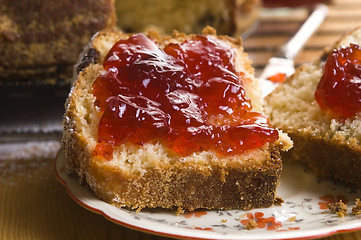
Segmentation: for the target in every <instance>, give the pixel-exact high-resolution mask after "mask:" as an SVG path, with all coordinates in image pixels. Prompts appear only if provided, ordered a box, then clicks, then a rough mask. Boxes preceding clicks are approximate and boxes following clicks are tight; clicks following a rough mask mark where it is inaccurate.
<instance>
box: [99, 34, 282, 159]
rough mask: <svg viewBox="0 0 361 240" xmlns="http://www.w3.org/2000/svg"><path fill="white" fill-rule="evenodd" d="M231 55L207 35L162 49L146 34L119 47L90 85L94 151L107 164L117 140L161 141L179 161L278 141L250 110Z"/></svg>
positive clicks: (117, 46) (241, 77)
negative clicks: (96, 110)
mask: <svg viewBox="0 0 361 240" xmlns="http://www.w3.org/2000/svg"><path fill="white" fill-rule="evenodd" d="M234 57H235V56H234V52H233V50H232V48H230V47H229V46H228V45H227V44H225V43H223V42H220V41H219V40H217V39H216V38H213V37H210V36H209V37H205V36H201V35H200V36H196V37H195V38H194V39H192V40H187V41H185V42H183V43H182V44H173V43H171V44H169V45H167V46H166V47H165V48H164V49H160V48H158V46H157V45H156V44H155V43H154V42H153V41H151V40H150V39H148V38H147V37H146V36H144V35H143V34H135V35H132V36H131V37H130V38H129V39H127V40H120V41H119V42H117V43H116V44H115V45H114V46H113V48H112V49H111V50H110V52H109V53H108V55H107V56H106V58H105V60H104V62H103V66H104V68H105V70H106V72H105V73H104V74H102V75H101V76H99V77H98V78H97V80H96V81H95V82H94V85H93V94H94V95H95V96H96V103H95V104H96V105H97V106H99V107H100V109H101V112H102V117H101V120H100V123H99V129H98V145H97V147H96V150H95V152H94V154H96V155H101V156H104V157H105V158H107V159H110V158H111V157H112V151H113V148H114V146H117V145H120V144H122V143H125V142H131V143H134V144H137V145H142V144H144V143H147V142H155V141H159V142H162V143H163V144H165V145H166V146H167V147H168V148H170V149H171V150H173V151H174V152H175V153H178V154H180V155H182V156H187V155H189V154H192V153H194V152H200V151H203V150H214V151H215V152H217V153H219V154H222V155H228V154H236V153H242V152H244V151H246V150H249V149H253V148H257V147H260V146H263V145H264V144H265V143H267V142H273V141H275V140H276V139H278V131H276V130H274V129H272V128H270V126H269V123H268V119H267V117H265V116H264V115H262V114H260V113H257V112H253V111H252V106H251V101H250V100H249V99H248V98H247V97H246V96H245V92H244V88H243V87H242V85H241V84H239V83H240V82H242V81H243V80H244V79H246V78H245V76H244V74H242V73H237V72H236V70H235V66H234V63H235V59H234Z"/></svg>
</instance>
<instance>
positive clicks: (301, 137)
mask: <svg viewBox="0 0 361 240" xmlns="http://www.w3.org/2000/svg"><path fill="white" fill-rule="evenodd" d="M288 134H289V136H290V137H291V138H292V140H293V141H294V146H293V148H292V149H291V150H290V151H288V152H284V153H281V155H282V159H283V160H285V161H299V162H303V163H306V164H307V165H308V166H309V167H311V168H312V169H313V170H314V171H315V172H316V174H318V175H320V176H323V177H330V178H335V179H339V180H342V181H344V182H348V183H352V184H355V185H356V186H358V187H361V174H360V169H361V147H360V146H357V145H356V144H352V143H351V142H343V143H340V142H339V141H337V140H333V139H324V138H322V137H321V136H312V135H306V134H302V133H299V132H289V133H288Z"/></svg>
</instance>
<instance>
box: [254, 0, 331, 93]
mask: <svg viewBox="0 0 361 240" xmlns="http://www.w3.org/2000/svg"><path fill="white" fill-rule="evenodd" d="M327 13H328V7H327V6H326V5H325V4H317V5H315V7H314V10H313V12H312V13H311V15H310V16H309V17H308V18H307V20H306V21H305V22H304V24H303V25H302V26H301V27H300V29H299V30H298V31H297V33H296V34H295V35H294V36H293V37H292V38H291V39H290V40H289V41H288V42H287V43H286V44H284V45H283V46H281V47H280V49H279V51H278V53H277V54H276V55H275V56H274V57H272V58H270V59H269V60H268V64H267V65H266V67H265V68H264V70H263V72H262V73H261V75H260V76H259V83H260V88H261V90H262V95H263V97H265V96H267V95H268V94H269V93H270V92H272V91H273V90H274V89H275V88H276V87H277V85H278V84H279V83H275V82H272V81H270V80H269V77H271V76H274V75H275V74H278V73H284V74H285V75H286V76H290V75H292V74H293V73H294V71H295V68H294V60H293V59H294V58H295V56H296V55H297V53H298V52H299V50H300V49H301V48H302V46H303V45H304V44H305V42H306V41H307V40H308V39H309V38H310V37H311V36H312V34H313V33H314V32H315V31H316V29H317V28H318V27H319V26H320V24H321V23H322V22H323V20H324V19H325V18H326V16H327Z"/></svg>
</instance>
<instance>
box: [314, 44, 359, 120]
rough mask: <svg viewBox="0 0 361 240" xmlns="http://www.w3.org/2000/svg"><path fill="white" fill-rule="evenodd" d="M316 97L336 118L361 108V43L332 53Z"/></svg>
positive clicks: (352, 113)
mask: <svg viewBox="0 0 361 240" xmlns="http://www.w3.org/2000/svg"><path fill="white" fill-rule="evenodd" d="M315 99H316V101H317V103H318V105H319V106H320V108H321V109H322V110H323V111H325V112H326V113H327V114H329V115H330V116H331V117H332V118H336V119H340V120H343V119H346V118H352V117H354V116H355V115H356V113H358V112H360V111H361V47H360V46H358V45H355V44H351V45H350V46H349V47H346V48H341V49H338V50H334V51H333V52H332V53H330V54H329V56H328V58H327V61H326V64H325V71H324V74H323V76H322V78H321V80H320V82H319V84H318V86H317V89H316V92H315Z"/></svg>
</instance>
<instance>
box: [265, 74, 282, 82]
mask: <svg viewBox="0 0 361 240" xmlns="http://www.w3.org/2000/svg"><path fill="white" fill-rule="evenodd" d="M268 80H270V81H271V82H274V83H283V82H284V81H285V80H286V74H285V73H276V74H274V75H272V76H270V77H268Z"/></svg>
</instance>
